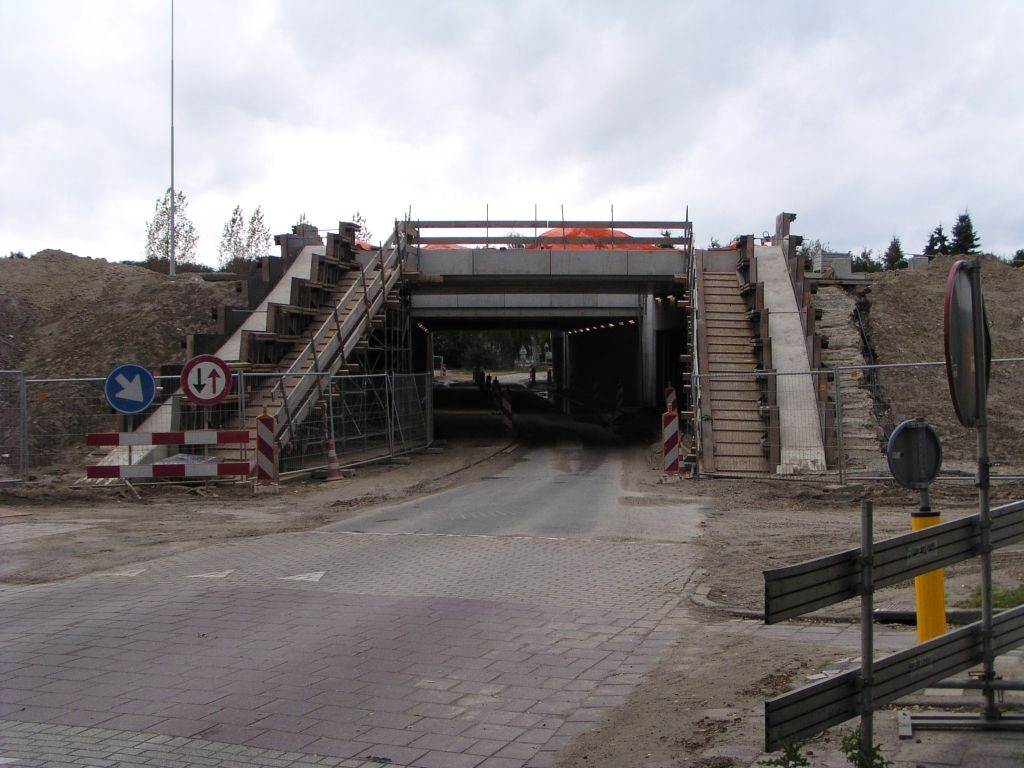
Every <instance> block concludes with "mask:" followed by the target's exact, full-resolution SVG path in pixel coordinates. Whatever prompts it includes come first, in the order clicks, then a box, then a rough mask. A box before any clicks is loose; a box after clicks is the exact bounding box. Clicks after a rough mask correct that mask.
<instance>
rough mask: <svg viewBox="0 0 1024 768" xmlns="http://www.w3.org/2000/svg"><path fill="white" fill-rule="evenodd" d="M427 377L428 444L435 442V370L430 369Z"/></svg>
mask: <svg viewBox="0 0 1024 768" xmlns="http://www.w3.org/2000/svg"><path fill="white" fill-rule="evenodd" d="M431 367H433V366H431ZM425 378H426V382H427V387H426V389H427V392H426V395H427V398H426V399H427V407H426V412H427V445H431V444H432V443H433V442H434V381H433V379H434V372H433V371H430V373H427V374H425Z"/></svg>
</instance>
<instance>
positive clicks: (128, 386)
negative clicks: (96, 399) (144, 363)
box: [114, 373, 146, 403]
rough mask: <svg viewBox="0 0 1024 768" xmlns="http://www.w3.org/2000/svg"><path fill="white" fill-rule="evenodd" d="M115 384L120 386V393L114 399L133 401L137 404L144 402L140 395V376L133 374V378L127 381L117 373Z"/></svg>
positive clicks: (142, 396)
mask: <svg viewBox="0 0 1024 768" xmlns="http://www.w3.org/2000/svg"><path fill="white" fill-rule="evenodd" d="M117 383H118V384H120V385H121V391H120V392H118V393H117V394H116V395H114V397H117V398H120V399H121V400H134V401H135V402H137V403H142V402H145V400H146V398H145V396H144V395H143V394H142V376H140V375H139V374H135V378H134V379H132V380H131V381H129V380H128V379H127V378H125V375H124V374H123V373H119V374H117Z"/></svg>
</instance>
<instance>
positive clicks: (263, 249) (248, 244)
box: [245, 205, 274, 261]
mask: <svg viewBox="0 0 1024 768" xmlns="http://www.w3.org/2000/svg"><path fill="white" fill-rule="evenodd" d="M273 242H274V238H273V237H272V236H271V234H270V229H269V227H267V225H266V223H265V222H264V221H263V211H262V210H261V206H259V205H257V206H256V210H255V211H253V212H252V216H250V217H249V229H248V230H247V231H246V234H245V258H247V259H249V260H250V261H259V260H260V259H262V258H263V257H264V256H269V255H270V246H271V243H273Z"/></svg>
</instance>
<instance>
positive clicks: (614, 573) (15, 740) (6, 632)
mask: <svg viewBox="0 0 1024 768" xmlns="http://www.w3.org/2000/svg"><path fill="white" fill-rule="evenodd" d="M483 420H484V421H486V418H484V419H483ZM455 421H458V419H455ZM469 421H473V419H469ZM476 421H477V422H479V421H480V419H476ZM477 426H478V427H479V423H478V424H477ZM518 426H519V429H520V432H521V442H520V444H519V446H518V447H517V448H516V449H515V451H514V452H513V453H512V454H510V455H512V456H513V457H515V459H516V461H515V462H514V464H513V465H512V466H511V467H510V468H509V469H507V470H505V471H502V472H498V473H496V474H494V475H493V476H490V477H486V478H484V479H481V480H478V481H476V482H473V483H470V484H467V485H464V486H462V487H460V488H458V489H456V490H453V491H449V492H445V493H440V494H437V495H434V496H429V497H426V498H423V499H420V500H418V501H415V502H411V503H407V504H401V505H396V506H392V507H386V508H379V509H376V510H373V511H370V512H367V513H365V514H362V515H359V516H357V517H354V518H351V519H350V520H348V521H346V522H345V523H344V524H341V525H333V526H330V527H329V528H327V529H323V530H320V531H315V532H308V533H293V534H279V535H273V536H265V537H259V538H254V539H248V540H245V539H243V540H237V541H231V542H228V543H221V544H217V545H213V546H210V547H207V548H203V549H197V550H191V551H189V552H186V553H182V554H180V555H175V556H172V557H166V558H163V559H159V560H153V561H148V562H141V563H139V564H137V565H136V566H132V567H126V568H122V569H119V570H118V571H116V572H112V573H106V574H97V575H92V576H88V577H83V578H80V579H75V580H73V581H69V582H62V583H57V584H47V585H40V586H34V587H17V588H13V587H12V588H4V589H2V590H0V764H5V763H4V762H3V761H5V760H7V761H16V762H13V763H11V764H14V765H18V766H21V765H25V766H44V765H46V766H49V765H65V764H66V765H71V764H76V765H87V764H95V765H107V764H117V765H125V766H134V765H140V766H141V765H178V764H182V765H188V764H195V763H197V762H201V763H202V764H204V765H210V766H234V765H264V764H265V765H278V766H291V765H296V766H298V765H303V766H304V765H314V764H315V765H343V766H352V767H353V768H355V767H356V766H370V765H379V764H380V763H381V762H383V761H385V760H386V761H389V762H390V763H391V764H393V765H397V766H422V767H423V768H430V766H446V767H449V766H454V767H456V768H457V767H458V766H468V767H469V768H476V767H477V766H484V767H485V768H520V767H522V766H546V765H551V764H552V763H553V762H554V760H555V755H556V754H557V752H558V750H559V749H561V748H563V747H564V746H566V745H567V744H568V743H569V741H570V740H571V739H572V738H573V737H574V736H575V735H576V734H578V733H581V732H584V731H588V730H589V729H590V727H591V725H592V724H593V723H594V722H596V721H597V720H599V719H600V718H601V717H602V716H603V715H604V714H605V713H606V712H607V711H608V710H609V709H610V708H612V707H616V706H619V705H621V704H622V703H623V702H624V701H625V700H626V697H627V696H628V694H629V692H630V690H631V689H632V687H633V686H634V685H636V684H637V683H638V682H639V681H640V680H641V678H642V676H643V674H644V673H646V672H647V671H649V670H650V669H651V668H652V667H653V665H654V663H655V661H656V659H657V658H658V656H659V654H660V653H662V652H663V651H664V650H665V648H666V647H667V646H668V644H669V643H671V642H672V641H673V640H675V639H676V638H677V637H678V636H679V634H680V632H682V631H683V630H684V629H685V628H686V627H687V626H689V625H690V624H692V620H691V619H690V618H689V617H688V614H687V612H686V610H685V605H686V601H687V598H686V596H687V590H688V589H689V588H690V577H691V575H692V573H693V569H692V566H691V560H692V552H691V551H690V548H689V547H688V546H687V544H686V543H685V542H686V540H687V538H688V537H689V535H690V534H691V533H692V532H693V530H694V527H695V526H696V525H697V522H698V521H699V517H700V511H699V509H698V508H697V507H695V506H688V505H683V506H679V505H678V504H677V503H676V502H672V503H671V505H669V502H668V501H667V500H666V498H665V497H661V496H659V494H657V493H631V492H627V491H624V490H623V487H622V477H623V467H624V463H625V462H626V461H628V449H626V448H623V447H622V446H621V445H619V444H618V443H617V441H616V440H614V439H613V438H611V437H610V436H609V435H608V433H606V432H604V431H603V430H600V429H599V428H596V427H591V426H586V425H573V424H572V423H571V422H568V421H567V420H565V419H564V418H561V417H556V416H552V415H547V416H545V415H524V416H522V417H521V418H520V419H519V420H518ZM487 429H488V428H484V429H482V430H480V429H478V430H477V433H476V434H478V436H479V435H483V437H482V438H480V439H488V438H487ZM457 431H458V430H457V429H456V430H455V432H457ZM497 439H501V437H500V435H498V436H497ZM505 439H507V438H505ZM89 761H94V762H89Z"/></svg>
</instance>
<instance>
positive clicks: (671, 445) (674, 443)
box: [661, 406, 679, 475]
mask: <svg viewBox="0 0 1024 768" xmlns="http://www.w3.org/2000/svg"><path fill="white" fill-rule="evenodd" d="M661 441H662V454H663V456H664V458H665V474H666V475H678V474H679V414H678V413H676V409H675V408H674V407H673V406H669V409H668V412H667V413H664V414H662V416H661Z"/></svg>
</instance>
